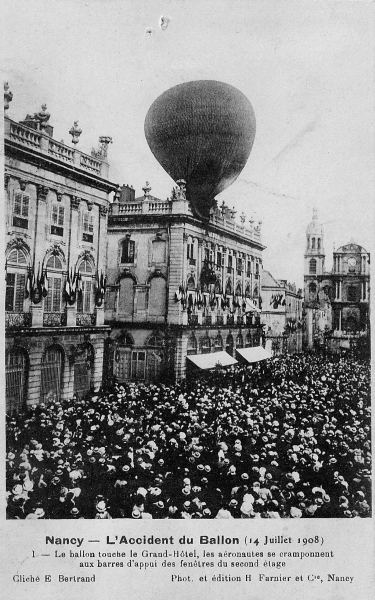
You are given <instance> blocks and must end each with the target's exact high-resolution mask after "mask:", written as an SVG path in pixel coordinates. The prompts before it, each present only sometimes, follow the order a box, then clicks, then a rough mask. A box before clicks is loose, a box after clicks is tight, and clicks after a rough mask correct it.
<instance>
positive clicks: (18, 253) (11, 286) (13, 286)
mask: <svg viewBox="0 0 375 600" xmlns="http://www.w3.org/2000/svg"><path fill="white" fill-rule="evenodd" d="M27 264H28V261H27V256H26V253H25V252H24V250H22V249H21V248H13V250H11V251H10V253H9V255H8V257H7V261H6V265H7V274H6V291H5V310H6V311H9V312H18V313H22V312H23V301H24V299H25V288H26V277H27Z"/></svg>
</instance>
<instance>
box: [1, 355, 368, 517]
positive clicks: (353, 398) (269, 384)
mask: <svg viewBox="0 0 375 600" xmlns="http://www.w3.org/2000/svg"><path fill="white" fill-rule="evenodd" d="M370 437H371V436H370V365H369V363H368V361H362V360H355V359H353V358H350V359H349V358H348V357H346V358H345V357H337V358H327V357H320V356H319V355H313V354H299V355H294V356H285V357H280V358H276V359H275V358H274V359H270V360H268V361H263V362H261V363H257V364H254V365H253V366H250V367H245V366H238V365H236V366H235V367H231V368H230V369H228V370H225V371H224V370H221V371H220V370H216V371H215V372H214V373H210V374H209V375H207V376H202V377H201V378H199V379H196V380H194V382H190V383H189V382H184V383H181V384H176V385H163V384H160V385H142V384H129V385H125V386H121V385H115V386H114V387H113V389H111V390H106V391H101V392H100V393H96V394H90V396H89V397H86V398H83V399H74V400H70V401H53V402H51V403H50V404H48V405H43V404H39V405H38V406H33V407H30V408H29V409H28V410H27V412H25V413H23V414H18V415H17V414H14V415H10V416H9V417H8V418H7V516H8V518H9V519H41V518H42V519H91V518H95V519H111V518H112V519H114V518H131V519H141V518H142V519H144V518H149V519H166V518H167V519H181V518H183V519H200V518H203V519H211V518H217V519H219V518H222V519H230V518H301V517H302V518H323V517H325V518H328V517H344V518H353V517H369V516H371V446H370Z"/></svg>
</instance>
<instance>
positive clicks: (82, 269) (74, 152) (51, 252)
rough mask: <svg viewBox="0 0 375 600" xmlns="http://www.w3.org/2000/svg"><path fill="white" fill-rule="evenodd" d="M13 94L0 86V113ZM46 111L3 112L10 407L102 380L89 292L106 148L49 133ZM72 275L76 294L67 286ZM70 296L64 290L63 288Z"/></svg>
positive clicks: (94, 303) (96, 304)
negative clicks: (20, 115) (19, 115)
mask: <svg viewBox="0 0 375 600" xmlns="http://www.w3.org/2000/svg"><path fill="white" fill-rule="evenodd" d="M11 98H12V94H11V92H10V91H9V88H8V86H7V85H6V86H5V90H4V99H5V109H6V111H7V109H8V107H9V101H10V100H11ZM49 120H50V115H49V114H48V112H47V110H46V107H45V106H43V107H42V110H41V111H40V112H38V113H35V114H33V115H27V116H26V118H25V119H24V120H23V121H22V122H16V121H14V120H13V119H11V118H10V117H9V116H7V112H6V114H5V121H4V130H5V131H4V134H5V135H4V138H5V177H4V184H5V190H4V192H5V207H6V208H5V218H6V224H5V253H6V256H5V258H6V263H5V266H6V294H5V363H6V364H5V371H6V401H7V410H8V411H9V412H13V411H17V410H19V409H20V408H21V407H23V406H24V404H25V402H27V403H28V404H37V403H39V402H42V403H43V402H50V401H53V400H54V399H65V398H71V397H73V395H74V394H83V393H85V392H87V391H88V390H90V389H95V388H98V387H99V386H100V385H101V383H102V369H103V349H104V342H105V338H106V337H107V335H108V333H109V327H108V326H107V325H105V324H104V305H103V301H102V300H101V294H100V291H99V293H98V289H97V288H98V285H97V275H98V274H99V277H100V275H101V274H102V273H105V269H106V264H105V257H106V244H107V218H108V207H109V197H110V194H111V192H113V191H114V190H115V189H116V187H117V186H116V185H114V184H113V183H111V182H110V181H109V179H108V160H107V147H108V144H109V142H110V138H106V137H102V138H100V144H99V148H98V149H97V150H93V151H92V153H91V154H85V153H83V152H81V151H80V150H78V149H77V147H76V142H77V141H78V138H79V135H80V133H81V130H80V128H79V127H78V124H77V123H75V124H74V125H73V127H72V128H71V130H70V135H71V136H72V142H73V146H75V147H72V146H68V145H67V144H64V143H63V142H59V141H57V140H56V139H54V138H53V127H52V126H51V125H50V123H49ZM77 273H79V274H80V277H79V284H78V287H79V289H80V290H81V292H80V293H78V290H77V291H76V293H74V292H73V290H72V289H71V288H70V287H69V284H70V283H72V279H73V277H74V274H77ZM69 292H70V296H69V294H68V293H69Z"/></svg>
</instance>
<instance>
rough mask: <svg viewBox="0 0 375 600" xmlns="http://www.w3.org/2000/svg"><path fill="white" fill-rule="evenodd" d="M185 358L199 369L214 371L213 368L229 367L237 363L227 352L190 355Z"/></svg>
mask: <svg viewBox="0 0 375 600" xmlns="http://www.w3.org/2000/svg"><path fill="white" fill-rule="evenodd" d="M187 358H188V359H189V360H190V361H191V362H192V363H194V364H195V366H196V367H198V368H199V369H215V367H229V366H230V365H235V364H236V363H237V361H236V359H235V358H233V356H231V355H230V354H228V352H224V351H222V352H210V353H209V354H191V355H190V356H187Z"/></svg>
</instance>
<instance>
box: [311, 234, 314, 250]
mask: <svg viewBox="0 0 375 600" xmlns="http://www.w3.org/2000/svg"><path fill="white" fill-rule="evenodd" d="M311 249H312V250H315V238H314V237H313V238H312V240H311Z"/></svg>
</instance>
